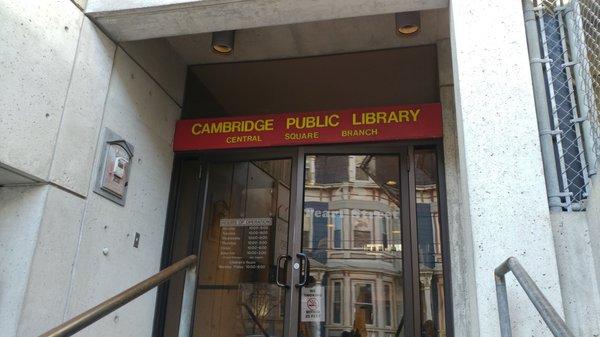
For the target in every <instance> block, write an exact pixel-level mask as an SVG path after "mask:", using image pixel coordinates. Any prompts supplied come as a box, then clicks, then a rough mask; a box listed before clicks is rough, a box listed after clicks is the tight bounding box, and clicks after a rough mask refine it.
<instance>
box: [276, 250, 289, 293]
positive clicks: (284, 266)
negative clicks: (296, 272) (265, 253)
mask: <svg viewBox="0 0 600 337" xmlns="http://www.w3.org/2000/svg"><path fill="white" fill-rule="evenodd" d="M291 259H292V257H291V256H289V255H279V257H278V258H277V265H276V266H275V269H276V271H275V283H276V284H277V286H279V287H281V288H289V287H290V286H289V285H287V284H285V283H283V282H281V281H280V280H279V266H281V260H284V262H283V270H287V265H288V260H291Z"/></svg>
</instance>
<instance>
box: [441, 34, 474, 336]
mask: <svg viewBox="0 0 600 337" xmlns="http://www.w3.org/2000/svg"><path fill="white" fill-rule="evenodd" d="M437 53H438V72H439V85H440V102H441V103H442V118H443V126H444V171H445V176H446V202H447V204H448V214H447V215H448V228H447V229H446V230H447V231H448V236H449V238H450V240H449V241H450V247H449V248H450V265H451V268H452V269H451V273H452V274H451V275H452V278H451V284H452V289H453V291H452V294H448V296H450V297H452V305H453V309H454V310H453V313H454V317H453V320H452V322H453V325H454V334H455V335H456V336H477V335H478V321H477V320H476V319H473V317H475V316H476V315H477V302H476V301H477V298H476V296H475V295H474V294H475V292H476V284H475V274H474V273H475V268H474V265H473V259H472V256H473V242H472V234H471V228H470V225H469V224H468V219H466V218H464V219H463V218H462V217H461V215H466V214H467V212H461V205H462V203H461V194H460V169H459V162H458V157H459V153H458V139H457V135H456V133H457V130H456V111H455V108H454V80H453V76H452V51H451V48H450V39H449V38H447V39H443V40H440V41H438V42H437ZM465 294H473V295H472V296H465Z"/></svg>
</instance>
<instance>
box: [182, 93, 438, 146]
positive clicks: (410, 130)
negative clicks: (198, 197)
mask: <svg viewBox="0 0 600 337" xmlns="http://www.w3.org/2000/svg"><path fill="white" fill-rule="evenodd" d="M441 137H442V108H441V105H440V104H439V103H431V104H413V105H393V106H384V107H373V108H360V109H349V110H339V111H338V110H333V111H319V112H304V113H284V114H273V115H261V116H250V117H231V118H205V119H186V120H180V121H178V122H177V126H176V129H175V139H174V141H173V149H174V150H175V151H198V150H214V149H230V148H251V147H267V146H286V145H309V144H327V143H349V142H368V141H386V140H413V139H432V138H441Z"/></svg>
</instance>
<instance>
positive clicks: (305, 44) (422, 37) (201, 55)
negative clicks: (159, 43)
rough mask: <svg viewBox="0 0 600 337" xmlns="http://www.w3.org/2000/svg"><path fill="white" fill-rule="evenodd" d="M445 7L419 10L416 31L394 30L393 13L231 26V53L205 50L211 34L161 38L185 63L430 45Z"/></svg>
mask: <svg viewBox="0 0 600 337" xmlns="http://www.w3.org/2000/svg"><path fill="white" fill-rule="evenodd" d="M448 31H449V20H448V10H447V9H446V8H444V9H436V10H429V11H422V12H421V31H420V32H419V33H418V34H416V35H414V36H409V37H406V36H399V35H398V34H396V33H395V21H394V14H383V15H374V16H362V17H355V18H346V19H337V20H329V21H317V22H308V23H300V24H293V25H284V26H270V27H262V28H252V29H244V30H238V31H236V36H235V48H234V51H233V53H232V54H231V55H225V56H223V55H218V54H215V53H214V52H212V51H211V48H210V44H211V34H210V33H203V34H195V35H186V36H176V37H169V38H167V41H168V43H169V44H170V45H171V46H172V47H173V49H174V50H175V52H177V53H178V54H179V55H180V56H181V57H182V58H183V60H184V62H185V63H186V64H188V65H192V64H211V63H225V62H239V61H253V60H272V59H282V58H292V57H305V56H317V55H329V54H339V53H350V52H357V51H368V50H378V49H388V48H398V47H409V46H418V45H426V44H434V43H436V41H438V40H441V39H444V38H447V37H448Z"/></svg>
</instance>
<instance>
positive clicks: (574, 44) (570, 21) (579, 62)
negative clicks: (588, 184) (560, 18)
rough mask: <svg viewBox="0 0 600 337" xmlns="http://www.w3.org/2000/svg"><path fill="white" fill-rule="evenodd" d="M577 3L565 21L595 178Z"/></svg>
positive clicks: (586, 149)
mask: <svg viewBox="0 0 600 337" xmlns="http://www.w3.org/2000/svg"><path fill="white" fill-rule="evenodd" d="M576 6H577V2H576V1H575V2H570V3H569V4H568V7H567V9H566V11H565V21H566V25H567V34H568V36H569V49H570V56H571V61H573V62H574V65H573V75H574V77H575V85H576V90H575V91H576V95H577V103H578V104H577V108H578V109H577V110H579V117H580V118H582V119H584V121H583V122H582V123H581V128H582V132H583V146H584V152H585V158H586V160H587V172H588V175H589V176H593V175H595V174H596V173H597V170H596V155H595V153H594V138H593V137H592V126H591V124H590V120H589V115H590V102H589V101H588V98H587V97H586V95H585V93H584V89H585V88H586V87H587V85H586V84H587V83H585V81H584V79H583V74H584V71H586V70H587V69H585V68H584V67H583V65H586V64H587V55H586V54H585V53H577V50H578V49H579V48H580V47H581V46H580V45H579V44H580V43H583V42H584V40H583V37H582V34H577V32H581V31H582V27H580V26H579V25H578V24H577V22H576V21H575V11H576Z"/></svg>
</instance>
